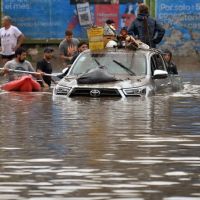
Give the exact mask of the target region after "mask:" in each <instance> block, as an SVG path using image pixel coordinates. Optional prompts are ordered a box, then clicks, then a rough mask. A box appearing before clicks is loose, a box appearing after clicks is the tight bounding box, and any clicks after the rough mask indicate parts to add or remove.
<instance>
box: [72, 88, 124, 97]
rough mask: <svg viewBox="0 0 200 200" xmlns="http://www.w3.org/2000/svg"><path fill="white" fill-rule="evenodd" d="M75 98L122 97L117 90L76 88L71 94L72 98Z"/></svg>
mask: <svg viewBox="0 0 200 200" xmlns="http://www.w3.org/2000/svg"><path fill="white" fill-rule="evenodd" d="M73 96H92V97H100V96H118V97H120V96H121V95H120V93H119V92H118V90H117V89H104V88H102V89H99V88H74V89H73V91H72V92H71V94H70V97H73Z"/></svg>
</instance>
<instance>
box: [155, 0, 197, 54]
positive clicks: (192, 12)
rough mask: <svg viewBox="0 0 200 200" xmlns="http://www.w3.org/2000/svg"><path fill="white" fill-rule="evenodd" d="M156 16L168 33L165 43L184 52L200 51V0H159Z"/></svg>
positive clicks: (177, 50) (177, 51)
mask: <svg viewBox="0 0 200 200" xmlns="http://www.w3.org/2000/svg"><path fill="white" fill-rule="evenodd" d="M156 3H157V4H156V16H157V19H158V20H159V21H161V22H162V23H163V24H164V26H165V28H166V33H165V37H164V40H163V45H170V46H169V48H171V49H174V50H176V53H179V50H180V51H181V53H182V54H183V52H184V54H188V53H189V52H190V54H192V52H194V53H195V52H196V51H200V14H199V11H200V1H199V0H190V1H185V0H176V1H174V0H157V1H156Z"/></svg>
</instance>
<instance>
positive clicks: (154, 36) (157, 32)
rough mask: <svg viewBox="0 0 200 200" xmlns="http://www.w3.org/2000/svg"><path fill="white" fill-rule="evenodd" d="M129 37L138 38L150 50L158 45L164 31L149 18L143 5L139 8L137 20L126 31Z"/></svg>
mask: <svg viewBox="0 0 200 200" xmlns="http://www.w3.org/2000/svg"><path fill="white" fill-rule="evenodd" d="M128 32H129V34H130V35H133V36H134V37H136V38H138V39H139V40H141V41H142V42H144V43H146V44H147V45H149V46H150V47H152V48H155V47H156V44H158V43H160V42H161V40H162V38H163V36H164V34H165V29H164V28H163V27H162V26H161V25H160V24H159V23H158V22H157V21H156V20H155V19H153V18H152V17H150V16H149V9H148V7H147V6H146V5H145V4H141V5H140V6H139V12H138V16H137V18H136V19H135V20H134V21H133V22H132V24H131V26H130V28H129V29H128Z"/></svg>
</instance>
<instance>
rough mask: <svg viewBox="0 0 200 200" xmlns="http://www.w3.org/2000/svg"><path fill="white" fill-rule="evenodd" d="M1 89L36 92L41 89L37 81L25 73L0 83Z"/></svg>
mask: <svg viewBox="0 0 200 200" xmlns="http://www.w3.org/2000/svg"><path fill="white" fill-rule="evenodd" d="M1 89H2V90H6V91H17V92H37V91H41V86H40V84H39V83H38V82H37V81H35V80H33V78H32V76H29V75H27V76H22V77H21V78H20V79H18V80H14V81H10V82H8V83H6V84H4V85H2V86H1Z"/></svg>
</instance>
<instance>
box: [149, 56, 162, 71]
mask: <svg viewBox="0 0 200 200" xmlns="http://www.w3.org/2000/svg"><path fill="white" fill-rule="evenodd" d="M151 68H152V71H154V70H156V69H160V70H165V64H164V61H163V59H162V57H161V56H160V55H159V54H154V55H153V56H152V57H151Z"/></svg>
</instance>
